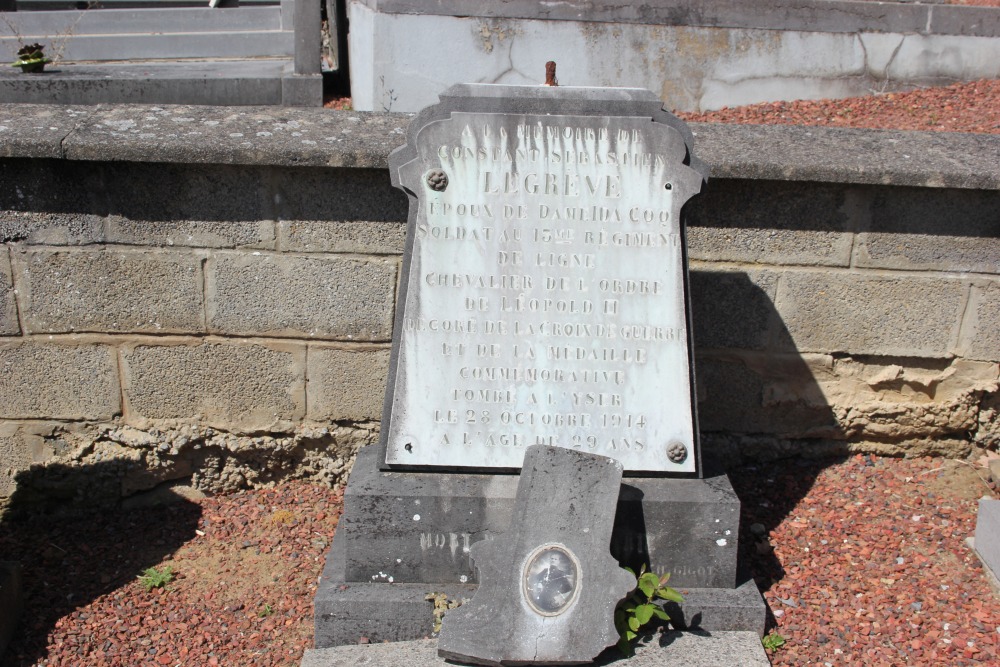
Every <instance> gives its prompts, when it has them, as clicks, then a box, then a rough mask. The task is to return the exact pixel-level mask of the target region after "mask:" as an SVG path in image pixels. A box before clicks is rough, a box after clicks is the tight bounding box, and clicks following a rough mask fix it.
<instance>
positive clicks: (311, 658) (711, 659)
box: [302, 632, 771, 667]
mask: <svg viewBox="0 0 1000 667" xmlns="http://www.w3.org/2000/svg"><path fill="white" fill-rule="evenodd" d="M621 660H622V656H621V653H619V652H618V650H617V649H615V648H610V649H608V650H606V651H605V652H604V653H602V654H601V655H600V657H599V658H598V659H597V660H596V661H595V662H594V663H593V664H595V665H610V664H624V663H620V661H621ZM450 664H454V663H451V662H446V661H445V659H444V658H439V657H438V654H437V640H436V639H420V640H415V641H408V642H393V643H387V644H355V645H348V646H335V647H333V648H323V649H307V650H306V652H305V655H304V656H303V658H302V667H357V666H359V665H397V666H398V667H437V666H438V665H440V666H442V667H447V665H450ZM627 664H628V665H629V667H654V666H655V667H681V665H683V666H684V667H732V665H740V666H741V667H767V666H768V665H770V664H771V663H770V662H769V661H768V659H767V654H766V653H765V652H764V648H763V646H761V643H760V637H758V636H757V634H756V633H753V632H697V633H695V632H666V633H664V634H662V635H659V636H658V637H655V638H654V639H653V640H652V641H649V642H646V643H640V644H639V645H638V646H636V651H635V655H634V656H633V657H632V658H630V659H629V660H628V662H627Z"/></svg>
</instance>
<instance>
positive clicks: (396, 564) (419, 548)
mask: <svg viewBox="0 0 1000 667" xmlns="http://www.w3.org/2000/svg"><path fill="white" fill-rule="evenodd" d="M709 471H710V472H709V473H707V474H706V477H705V479H665V478H634V477H632V478H624V479H623V483H622V491H621V495H620V497H619V502H618V509H617V515H616V521H615V529H614V534H613V535H612V540H611V542H612V544H611V552H612V555H614V556H615V557H616V558H618V560H619V562H622V563H624V564H628V565H633V566H637V565H638V564H639V563H640V562H642V561H643V560H645V559H646V558H647V557H648V559H649V562H650V563H651V565H652V568H653V569H654V570H655V571H658V572H666V571H669V572H671V573H672V574H671V580H670V584H671V585H672V586H673V587H674V588H677V589H678V590H682V591H687V593H685V597H686V601H685V602H684V603H683V604H682V605H679V606H677V607H674V608H668V613H670V615H671V617H672V618H673V619H674V621H676V623H677V625H678V626H680V627H690V628H702V629H705V630H720V631H721V630H750V631H753V632H756V633H758V634H762V633H763V631H764V619H765V606H764V601H763V599H762V598H761V596H760V593H759V592H758V591H757V588H756V586H755V585H754V583H753V582H752V581H747V580H745V579H738V578H737V567H736V553H737V545H738V543H739V515H740V510H739V508H740V504H739V499H738V498H737V497H736V494H735V493H734V492H733V489H732V486H731V485H730V483H729V479H728V477H726V475H725V474H724V473H717V472H711V468H710V467H709ZM517 482H518V476H517V475H486V474H452V473H420V472H383V471H380V470H379V469H378V465H377V448H375V447H371V448H366V449H363V450H362V451H361V452H360V453H359V455H358V458H357V462H356V463H355V465H354V469H353V471H352V473H351V478H350V482H349V484H348V486H347V490H346V492H345V495H344V514H343V516H342V517H341V520H340V524H339V527H338V529H337V533H336V535H335V537H334V540H333V545H332V548H331V551H330V555H329V556H328V558H327V564H326V569H325V570H324V572H323V577H322V580H321V582H320V586H319V590H318V591H317V593H316V600H315V613H316V616H315V617H316V621H315V622H316V646H318V647H324V646H338V645H342V644H353V643H357V642H358V641H359V639H361V638H362V637H366V638H367V639H368V640H370V641H375V642H377V641H403V640H409V639H419V638H421V637H426V636H430V634H431V632H432V629H433V622H434V619H433V614H432V610H433V606H432V604H431V602H429V601H427V600H426V599H425V598H426V596H427V595H428V594H430V593H434V594H437V593H444V594H445V595H446V596H447V597H448V598H449V599H461V598H467V599H471V598H472V595H473V593H474V592H475V590H476V586H475V584H476V576H475V575H476V572H475V568H474V566H473V564H472V561H471V559H470V558H469V556H468V552H467V550H468V549H469V548H470V547H471V546H472V544H474V543H475V542H478V541H479V540H482V539H493V538H495V537H496V536H498V535H501V534H503V533H504V532H505V531H506V530H507V529H508V527H509V525H510V520H511V513H512V511H513V507H514V498H515V496H516V493H517ZM738 582H740V583H739V584H738Z"/></svg>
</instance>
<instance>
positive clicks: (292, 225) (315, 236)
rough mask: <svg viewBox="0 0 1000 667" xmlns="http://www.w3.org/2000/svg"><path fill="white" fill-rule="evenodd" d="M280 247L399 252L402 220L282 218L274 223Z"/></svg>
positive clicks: (403, 235) (402, 242)
mask: <svg viewBox="0 0 1000 667" xmlns="http://www.w3.org/2000/svg"><path fill="white" fill-rule="evenodd" d="M278 243H279V247H280V248H281V249H282V250H293V251H298V252H357V253H374V254H396V255H398V254H401V253H402V252H403V247H404V246H405V244H406V223H405V222H383V221H376V220H346V221H345V220H339V221H335V222H332V221H331V222H324V221H316V220H283V221H281V222H279V223H278Z"/></svg>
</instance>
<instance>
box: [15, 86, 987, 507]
mask: <svg viewBox="0 0 1000 667" xmlns="http://www.w3.org/2000/svg"><path fill="white" fill-rule="evenodd" d="M13 111H14V110H13V108H11V107H7V108H5V107H4V105H0V121H3V122H0V125H6V126H7V127H8V128H9V129H7V130H4V131H0V498H5V499H6V500H4V501H0V502H3V503H7V504H11V503H13V502H14V500H16V499H17V498H23V499H24V500H25V501H38V502H42V501H45V500H52V499H57V500H58V501H59V502H64V501H65V500H66V499H67V498H84V497H86V498H88V499H89V500H91V501H93V500H99V499H104V500H106V501H108V502H113V501H116V500H118V499H120V497H121V496H123V495H128V494H132V493H141V492H144V491H145V490H148V489H151V488H152V487H154V486H156V485H157V484H160V483H163V482H166V481H171V480H189V481H190V483H192V484H194V485H196V486H198V487H200V488H202V489H203V490H206V491H224V490H231V489H235V488H239V487H242V486H248V485H257V484H266V483H270V482H273V481H276V480H279V479H281V478H283V477H287V476H306V477H313V478H319V479H325V480H328V481H330V482H337V481H341V480H343V479H344V474H345V473H346V471H347V470H348V469H349V466H350V464H351V461H352V459H353V455H354V453H355V452H356V451H357V448H358V447H360V446H362V445H364V444H367V443H370V442H372V441H373V440H374V439H375V438H376V435H377V431H378V420H379V419H380V416H381V406H382V396H383V392H384V385H385V378H386V374H387V371H388V357H389V350H390V347H391V337H392V333H391V332H392V317H393V306H394V300H395V296H396V290H397V283H398V280H399V267H400V262H401V254H402V250H403V244H404V239H405V219H406V212H407V211H406V200H405V197H404V196H403V195H402V194H401V193H400V192H398V191H396V190H394V189H392V188H391V186H390V184H389V175H388V171H387V168H386V157H387V155H388V152H389V150H390V149H391V148H392V147H394V146H395V145H398V144H400V143H402V141H403V138H404V132H405V127H406V124H407V123H408V122H409V117H407V116H402V115H370V114H362V113H338V114H331V113H329V112H323V111H312V110H304V109H297V110H280V109H279V110H275V109H251V110H244V111H240V112H238V113H236V112H234V111H233V110H231V109H225V108H213V107H207V108H201V109H194V108H190V107H177V108H149V107H98V108H96V109H93V110H89V111H86V112H80V111H79V110H72V109H64V110H60V111H53V110H52V109H51V108H48V107H35V108H31V107H19V108H17V113H13ZM5 114H6V115H5ZM32 114H35V115H34V116H33V115H32ZM81 114H82V115H81ZM180 119H182V120H180ZM126 120H128V121H129V122H125V121H126ZM40 127H47V128H49V130H41V129H39V128H40ZM177 127H181V128H184V129H185V131H184V132H181V131H178V130H176V129H175V128H177ZM695 131H696V134H697V137H696V150H697V151H698V154H699V156H701V157H703V158H704V159H706V160H707V161H708V162H709V163H710V164H711V165H713V179H712V180H711V182H710V183H709V186H708V188H707V190H706V191H705V192H704V194H703V195H702V196H701V197H700V198H698V199H697V200H695V201H694V202H693V203H692V204H691V205H690V206H689V209H688V211H687V213H688V222H689V228H688V242H689V258H690V264H691V271H692V274H691V277H692V290H691V291H692V304H693V317H694V336H695V341H696V356H697V373H698V375H697V378H698V390H699V396H698V398H699V411H700V421H701V430H702V434H703V441H704V443H705V446H706V448H708V449H709V450H712V451H714V452H716V453H722V454H725V455H726V456H727V457H728V458H729V460H739V459H740V458H741V457H744V458H745V457H750V458H766V457H771V456H785V455H790V454H799V455H826V454H831V453H842V452H846V451H852V450H860V451H873V452H880V453H886V454H897V455H899V454H906V455H913V454H925V453H936V454H945V455H951V456H961V455H965V454H967V453H968V452H969V451H970V450H971V449H972V448H973V447H987V448H994V449H995V448H996V447H998V446H1000V419H998V413H1000V391H998V375H1000V364H998V362H1000V336H998V333H997V332H998V330H1000V315H998V313H1000V165H998V164H997V163H996V161H995V156H996V155H997V154H998V153H1000V137H986V136H973V135H965V136H963V135H951V136H941V135H925V134H916V133H880V132H868V131H849V130H847V131H845V130H838V131H834V130H818V129H811V130H810V129H807V128H790V127H785V128H752V127H736V126H709V125H699V126H695ZM247 137H254V140H253V141H250V140H247ZM911 155H914V156H920V160H919V164H917V165H914V163H913V161H912V159H911V158H910V156H911ZM144 156H148V159H145V158H144ZM12 499H14V500H12Z"/></svg>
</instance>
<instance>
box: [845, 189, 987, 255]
mask: <svg viewBox="0 0 1000 667" xmlns="http://www.w3.org/2000/svg"><path fill="white" fill-rule="evenodd" d="M956 221H961V222H960V223H959V224H956ZM854 258H855V264H856V265H857V266H862V267H873V268H890V269H931V270H941V271H981V272H984V273H1000V191H996V190H958V189H954V190H953V189H945V188H878V189H877V194H876V195H875V197H874V199H873V202H872V214H871V222H870V227H869V229H867V230H866V231H864V232H862V233H860V234H858V244H857V248H856V249H855V256H854Z"/></svg>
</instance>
